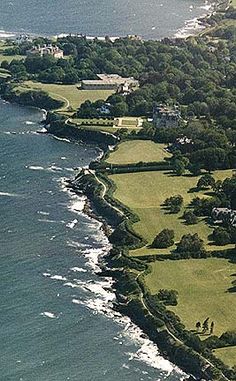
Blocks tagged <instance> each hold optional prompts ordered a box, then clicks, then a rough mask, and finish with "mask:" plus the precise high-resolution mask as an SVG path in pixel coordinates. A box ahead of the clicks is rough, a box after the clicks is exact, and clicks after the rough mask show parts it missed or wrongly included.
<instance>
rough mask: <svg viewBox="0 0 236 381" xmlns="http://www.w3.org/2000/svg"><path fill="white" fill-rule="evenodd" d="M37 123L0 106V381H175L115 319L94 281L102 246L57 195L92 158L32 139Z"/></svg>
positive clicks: (69, 202) (34, 114)
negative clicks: (66, 181)
mask: <svg viewBox="0 0 236 381" xmlns="http://www.w3.org/2000/svg"><path fill="white" fill-rule="evenodd" d="M41 117H42V114H41V112H39V111H36V110H30V109H25V108H20V107H18V106H13V105H9V104H6V103H3V102H0V143H1V150H0V168H1V172H0V211H1V218H0V231H1V235H0V290H1V291H0V292H1V293H0V342H1V345H0V380H1V381H17V380H22V381H65V380H73V381H75V380H76V381H78V380H83V381H87V380H94V381H100V380H106V381H110V380H114V381H116V380H117V381H118V380H120V379H123V380H127V381H136V380H165V379H168V380H180V379H181V377H182V376H181V373H180V372H179V371H178V370H174V369H173V366H172V365H171V364H170V363H169V362H168V361H166V360H164V359H163V358H162V357H160V356H159V355H158V351H157V348H156V347H155V346H154V345H153V344H152V343H151V342H149V341H148V340H144V339H141V338H140V332H139V330H138V328H137V327H134V326H133V325H132V324H131V323H130V322H129V320H128V319H127V318H124V317H121V316H119V315H115V316H114V314H113V312H112V310H111V308H110V304H111V301H112V300H113V298H114V295H113V293H112V291H111V290H110V286H111V280H110V279H104V278H101V277H99V276H98V275H96V271H99V268H98V266H97V260H98V257H100V258H101V256H102V255H104V254H105V253H106V252H107V250H108V248H109V246H108V242H107V240H106V237H105V236H104V235H103V233H102V232H101V230H100V226H99V223H98V222H96V221H94V220H91V219H89V218H88V217H86V216H84V215H83V214H81V212H80V211H79V210H80V209H81V206H82V204H83V199H82V198H79V197H78V196H75V195H74V194H73V193H68V191H66V189H65V186H64V180H65V178H70V177H71V176H74V175H75V172H74V171H73V168H74V167H78V166H84V165H86V164H88V163H89V162H90V161H91V159H94V158H95V157H96V156H97V155H98V154H99V151H98V150H97V149H96V148H92V147H88V146H86V145H80V144H75V143H70V142H67V141H60V140H56V139H55V138H53V137H51V136H48V135H43V134H37V133H36V130H37V129H39V128H41V127H40V126H39V125H38V122H39V121H40V119H41Z"/></svg>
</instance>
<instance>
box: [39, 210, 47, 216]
mask: <svg viewBox="0 0 236 381" xmlns="http://www.w3.org/2000/svg"><path fill="white" fill-rule="evenodd" d="M37 213H38V214H41V215H42V216H49V214H50V213H48V212H43V211H42V210H38V211H37Z"/></svg>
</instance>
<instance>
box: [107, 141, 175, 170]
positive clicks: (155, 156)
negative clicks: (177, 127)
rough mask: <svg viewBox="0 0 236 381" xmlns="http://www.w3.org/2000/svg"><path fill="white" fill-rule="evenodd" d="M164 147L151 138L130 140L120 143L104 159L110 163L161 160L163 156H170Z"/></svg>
mask: <svg viewBox="0 0 236 381" xmlns="http://www.w3.org/2000/svg"><path fill="white" fill-rule="evenodd" d="M164 147H165V145H164V144H157V143H154V142H152V141H151V140H131V141H127V142H123V143H121V144H120V145H119V146H118V149H117V150H115V151H114V152H112V153H111V154H110V156H109V158H108V159H107V160H106V161H107V162H108V163H112V164H128V163H136V162H138V161H146V162H147V161H163V160H164V158H165V157H170V156H171V155H170V154H169V153H168V152H166V151H165V150H164Z"/></svg>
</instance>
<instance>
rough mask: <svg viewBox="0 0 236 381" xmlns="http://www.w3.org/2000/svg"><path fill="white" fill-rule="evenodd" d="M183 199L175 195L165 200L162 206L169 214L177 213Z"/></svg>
mask: <svg viewBox="0 0 236 381" xmlns="http://www.w3.org/2000/svg"><path fill="white" fill-rule="evenodd" d="M183 201H184V199H183V197H182V196H181V195H179V194H178V195H176V196H172V197H169V198H167V199H166V200H165V201H164V205H165V206H166V207H167V208H168V209H169V211H170V213H178V212H179V211H180V208H181V205H182V204H183Z"/></svg>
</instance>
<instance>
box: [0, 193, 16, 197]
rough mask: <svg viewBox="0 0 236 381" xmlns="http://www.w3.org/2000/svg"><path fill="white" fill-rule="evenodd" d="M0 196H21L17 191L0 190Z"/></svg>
mask: <svg viewBox="0 0 236 381" xmlns="http://www.w3.org/2000/svg"><path fill="white" fill-rule="evenodd" d="M0 196H5V197H21V195H19V194H17V193H9V192H0Z"/></svg>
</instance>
